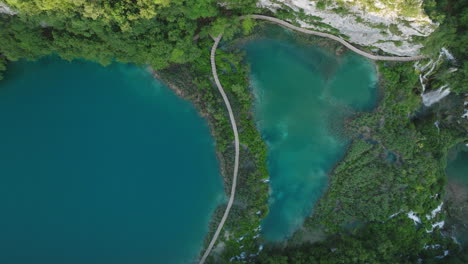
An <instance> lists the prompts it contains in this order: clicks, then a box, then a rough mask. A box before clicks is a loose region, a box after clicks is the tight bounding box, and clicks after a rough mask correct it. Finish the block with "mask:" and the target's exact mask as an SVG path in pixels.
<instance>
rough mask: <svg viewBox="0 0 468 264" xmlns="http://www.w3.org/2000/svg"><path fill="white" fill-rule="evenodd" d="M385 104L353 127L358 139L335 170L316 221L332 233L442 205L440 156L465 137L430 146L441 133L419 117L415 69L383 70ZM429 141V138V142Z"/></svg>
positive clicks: (444, 137) (446, 134) (447, 136)
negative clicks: (346, 225)
mask: <svg viewBox="0 0 468 264" xmlns="http://www.w3.org/2000/svg"><path fill="white" fill-rule="evenodd" d="M379 71H380V73H381V74H382V76H383V83H382V85H383V89H384V91H385V95H384V98H383V101H382V103H381V105H380V107H379V109H377V111H375V112H374V113H368V114H363V115H361V116H360V117H359V118H357V119H355V120H353V121H352V122H351V123H350V124H348V126H349V127H350V128H352V129H354V131H355V133H356V135H357V136H358V139H356V140H355V141H354V143H353V145H352V146H351V147H350V151H349V152H348V154H347V156H346V158H345V160H344V161H343V162H341V163H340V164H339V165H338V166H337V167H336V168H335V170H334V172H333V175H332V176H331V179H330V180H331V182H330V186H331V187H330V188H329V190H328V192H327V194H326V196H325V198H324V199H322V200H321V202H320V203H319V205H318V208H317V210H316V218H318V219H320V221H321V222H322V223H323V224H325V225H326V226H327V227H329V228H331V229H336V228H337V225H340V224H344V223H351V222H354V221H358V222H366V221H384V220H386V219H387V218H388V216H390V215H392V214H394V213H397V212H399V211H400V210H404V211H406V212H407V211H410V210H413V211H415V212H419V213H425V212H428V211H429V210H431V209H433V208H435V207H437V205H438V204H439V203H440V201H437V200H435V199H431V198H430V197H431V196H432V195H434V194H435V193H441V192H442V189H443V186H444V185H443V183H444V181H445V175H444V173H443V168H442V167H441V165H440V164H441V162H442V161H441V158H443V156H444V155H443V154H442V153H441V151H444V150H446V149H447V146H445V145H443V144H447V145H449V146H450V145H451V144H453V142H454V138H456V137H461V136H462V135H463V134H462V133H461V132H459V133H456V131H455V130H442V132H441V134H440V135H436V136H437V137H438V138H441V139H440V140H438V142H439V144H440V145H441V146H438V145H437V146H434V145H433V144H428V141H429V140H430V138H431V137H430V136H432V135H433V134H432V132H433V131H435V132H437V128H436V127H435V126H434V125H433V123H434V121H435V120H433V118H427V117H426V118H424V121H421V122H422V124H420V127H417V126H416V122H419V119H418V117H417V116H413V117H412V116H411V115H412V113H413V112H414V111H415V110H416V109H417V108H418V107H419V104H420V98H419V96H418V95H417V94H415V93H414V90H413V88H414V87H415V86H416V85H417V84H418V78H417V75H416V74H415V72H414V69H413V65H412V64H411V63H407V64H396V65H393V66H390V65H387V66H385V65H384V64H381V65H380V68H379ZM429 135H430V136H429Z"/></svg>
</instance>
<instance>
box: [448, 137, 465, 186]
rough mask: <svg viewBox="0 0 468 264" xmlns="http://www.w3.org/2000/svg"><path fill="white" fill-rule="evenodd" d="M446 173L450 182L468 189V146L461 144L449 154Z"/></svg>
mask: <svg viewBox="0 0 468 264" xmlns="http://www.w3.org/2000/svg"><path fill="white" fill-rule="evenodd" d="M446 172H447V175H448V177H449V179H450V180H452V181H455V182H457V183H459V184H463V185H465V186H466V187H467V188H468V146H466V145H463V144H459V145H457V146H456V147H454V148H453V149H452V150H451V151H450V152H449V154H448V157H447V168H446Z"/></svg>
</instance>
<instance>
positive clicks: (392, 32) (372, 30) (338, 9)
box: [258, 0, 437, 56]
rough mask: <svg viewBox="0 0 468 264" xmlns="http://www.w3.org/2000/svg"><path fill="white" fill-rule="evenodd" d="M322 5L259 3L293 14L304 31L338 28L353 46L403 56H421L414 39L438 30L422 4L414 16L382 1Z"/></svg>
mask: <svg viewBox="0 0 468 264" xmlns="http://www.w3.org/2000/svg"><path fill="white" fill-rule="evenodd" d="M395 2H398V1H395ZM319 3H323V1H313V0H259V3H258V5H259V6H260V7H264V8H267V9H270V10H272V11H273V12H276V11H278V10H279V9H286V10H290V11H292V12H294V13H295V14H296V20H297V22H298V23H299V24H301V27H308V28H312V29H316V30H327V29H330V28H334V29H336V30H338V31H339V33H341V34H343V35H346V36H348V37H349V39H348V40H349V41H350V42H352V43H356V44H359V45H363V46H371V47H377V48H379V49H381V50H383V51H385V52H388V53H391V54H395V55H399V56H414V55H417V54H419V50H420V48H421V47H422V45H420V44H418V43H417V42H415V41H413V37H425V36H428V35H430V34H431V33H432V32H433V31H434V30H435V28H437V24H435V23H433V22H432V21H431V20H430V19H429V17H427V16H426V15H425V14H424V12H423V11H422V8H421V6H420V5H421V3H419V6H416V7H414V6H413V10H412V12H411V16H410V15H409V12H407V11H404V10H401V7H399V6H389V5H388V4H384V3H383V2H380V1H374V2H373V4H372V6H369V4H367V6H366V5H364V4H362V3H361V2H360V1H359V0H347V1H346V2H345V3H344V4H343V3H340V4H338V2H336V3H332V4H330V5H328V6H324V5H320V4H319ZM399 8H400V9H399ZM314 21H316V22H315V23H314Z"/></svg>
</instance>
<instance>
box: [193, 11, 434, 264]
mask: <svg viewBox="0 0 468 264" xmlns="http://www.w3.org/2000/svg"><path fill="white" fill-rule="evenodd" d="M245 18H253V19H259V20H266V21H269V22H272V23H275V24H278V25H281V26H284V27H287V28H289V29H292V30H295V31H299V32H302V33H305V34H309V35H316V36H320V37H325V38H329V39H333V40H335V41H338V42H340V43H341V44H343V45H344V46H346V47H347V48H348V49H350V50H352V51H354V52H355V53H357V54H359V55H362V56H364V57H366V58H369V59H371V60H381V61H416V60H421V59H424V58H426V57H425V56H412V57H392V56H379V55H373V54H370V53H367V52H365V51H362V50H360V49H358V48H356V47H354V46H353V45H351V44H350V43H348V42H347V41H345V40H344V39H342V38H340V37H337V36H334V35H331V34H328V33H322V32H318V31H314V30H309V29H305V28H300V27H297V26H294V25H292V24H290V23H288V22H286V21H283V20H281V19H278V18H274V17H269V16H264V15H247V16H242V17H241V19H245ZM222 37H223V34H222V33H221V34H219V35H218V36H217V37H216V38H214V41H215V42H214V44H213V47H212V48H211V54H210V59H211V70H212V73H213V78H214V80H215V83H216V86H217V87H218V90H219V92H220V93H221V96H222V97H223V100H224V104H225V105H226V108H227V110H228V112H229V119H230V120H231V126H232V130H233V132H234V141H235V142H234V144H235V149H236V150H235V159H234V175H233V178H232V186H231V194H230V197H229V202H228V204H227V206H226V210H225V211H224V215H223V218H222V219H221V221H220V222H219V225H218V228H217V229H216V232H215V234H214V235H213V238H212V239H211V242H210V244H209V245H208V248H207V249H206V251H205V253H204V254H203V256H202V258H201V259H200V262H199V264H203V263H205V261H206V258H207V257H208V256H209V255H210V253H211V250H212V249H213V246H214V244H215V243H216V240H217V239H218V237H219V234H220V233H221V230H222V229H223V226H224V223H225V222H226V219H227V217H228V215H229V211H230V210H231V207H232V204H233V202H234V197H235V195H236V185H237V173H238V169H239V135H238V131H237V124H236V120H235V118H234V114H233V112H232V108H231V104H230V103H229V99H228V98H227V96H226V93H225V92H224V89H223V86H222V85H221V82H220V81H219V78H218V72H217V70H216V61H215V56H216V49H217V48H218V45H219V42H220V41H221V38H222Z"/></svg>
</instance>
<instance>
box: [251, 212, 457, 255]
mask: <svg viewBox="0 0 468 264" xmlns="http://www.w3.org/2000/svg"><path fill="white" fill-rule="evenodd" d="M435 244H439V245H441V246H442V245H443V247H447V248H449V249H450V250H457V248H456V245H454V243H453V242H452V241H451V240H450V238H444V237H443V236H441V235H440V234H430V233H427V232H426V231H425V230H424V229H422V228H417V227H415V226H414V225H413V223H412V221H411V220H409V219H408V218H406V217H405V216H400V217H395V218H392V219H391V220H389V221H387V222H385V223H379V222H373V223H370V224H368V225H366V226H363V227H361V228H356V229H355V230H353V231H352V232H343V233H340V234H337V235H334V236H331V237H330V238H329V239H327V240H326V241H323V242H319V243H314V244H309V243H305V244H302V245H299V246H291V247H287V248H284V249H273V248H272V249H267V251H266V252H265V254H262V255H261V257H260V259H259V260H258V263H265V264H266V263H268V264H287V263H294V264H315V263H327V264H335V263H336V264H338V263H349V264H351V263H356V264H361V263H372V264H380V263H382V264H383V263H395V264H396V263H418V259H424V260H425V262H424V263H444V262H445V260H444V262H442V261H441V260H438V259H437V258H435V257H436V256H441V255H443V253H442V251H441V250H440V248H434V249H424V246H425V245H435Z"/></svg>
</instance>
